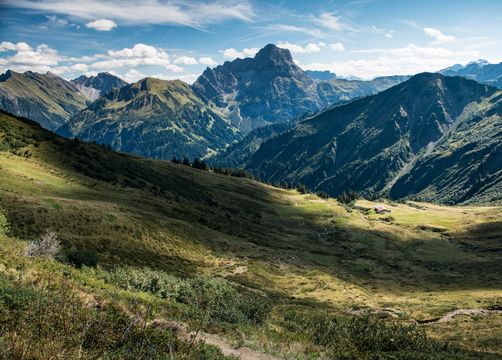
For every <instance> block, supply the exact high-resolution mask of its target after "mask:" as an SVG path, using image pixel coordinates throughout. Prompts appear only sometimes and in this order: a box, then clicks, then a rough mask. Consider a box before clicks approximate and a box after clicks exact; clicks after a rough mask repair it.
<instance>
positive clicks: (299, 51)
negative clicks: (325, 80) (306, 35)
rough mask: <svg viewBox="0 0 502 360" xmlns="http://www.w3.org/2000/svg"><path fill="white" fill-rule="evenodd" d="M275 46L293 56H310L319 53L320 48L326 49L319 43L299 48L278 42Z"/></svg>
mask: <svg viewBox="0 0 502 360" xmlns="http://www.w3.org/2000/svg"><path fill="white" fill-rule="evenodd" d="M277 46H278V47H280V48H284V49H288V50H289V51H291V52H292V53H293V54H310V53H317V52H320V51H321V49H322V48H324V47H326V44H325V43H323V42H321V41H320V42H317V43H308V44H307V45H305V46H301V45H297V44H292V43H290V42H287V41H279V42H278V43H277ZM342 46H343V45H342Z"/></svg>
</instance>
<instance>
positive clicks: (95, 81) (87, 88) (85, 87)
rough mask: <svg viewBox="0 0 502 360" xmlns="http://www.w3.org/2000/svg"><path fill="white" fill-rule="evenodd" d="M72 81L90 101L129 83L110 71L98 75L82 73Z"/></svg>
mask: <svg viewBox="0 0 502 360" xmlns="http://www.w3.org/2000/svg"><path fill="white" fill-rule="evenodd" d="M71 83H73V84H75V86H76V87H77V89H78V90H79V91H80V92H81V93H82V94H83V95H84V96H85V97H86V98H87V99H88V100H90V101H94V100H96V99H97V98H98V97H100V96H101V95H105V94H106V93H108V92H110V91H112V89H120V88H121V87H123V86H126V85H127V83H126V82H125V81H124V80H122V79H121V78H119V77H117V76H115V75H112V74H110V73H108V72H102V73H99V74H97V75H96V76H86V75H82V76H79V77H78V78H76V79H73V80H72V81H71Z"/></svg>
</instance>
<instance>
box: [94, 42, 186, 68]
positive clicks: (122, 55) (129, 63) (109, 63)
mask: <svg viewBox="0 0 502 360" xmlns="http://www.w3.org/2000/svg"><path fill="white" fill-rule="evenodd" d="M140 65H157V66H168V65H171V62H170V60H169V55H168V54H167V53H166V52H165V51H164V50H161V49H158V48H156V47H154V46H150V45H146V44H141V43H140V44H136V45H134V46H133V47H132V48H124V49H121V50H117V51H115V50H109V51H108V52H107V58H106V59H105V60H101V61H97V62H95V63H93V64H92V65H91V66H92V67H93V68H96V69H103V70H112V69H116V68H123V67H137V66H140ZM176 68H177V69H180V68H179V67H176Z"/></svg>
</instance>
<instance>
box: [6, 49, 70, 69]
mask: <svg viewBox="0 0 502 360" xmlns="http://www.w3.org/2000/svg"><path fill="white" fill-rule="evenodd" d="M0 49H2V51H15V52H16V53H15V54H14V55H12V56H8V57H4V58H0V65H2V66H3V67H4V68H5V69H11V70H14V71H20V72H23V71H28V70H31V71H36V72H47V71H52V72H54V73H58V72H60V71H61V70H59V69H57V68H56V66H58V64H59V62H60V61H61V60H62V57H61V56H60V55H59V54H58V52H57V51H56V50H54V49H52V48H50V47H48V46H47V45H45V44H40V45H38V46H37V47H36V48H35V49H33V48H32V47H31V46H29V45H28V44H27V43H24V42H22V43H17V44H14V43H11V42H5V41H4V42H2V43H1V44H0Z"/></svg>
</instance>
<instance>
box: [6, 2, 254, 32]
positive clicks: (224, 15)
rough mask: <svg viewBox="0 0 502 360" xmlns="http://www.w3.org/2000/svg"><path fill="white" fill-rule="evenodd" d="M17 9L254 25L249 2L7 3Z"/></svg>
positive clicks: (91, 17)
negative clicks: (236, 22) (235, 21)
mask: <svg viewBox="0 0 502 360" xmlns="http://www.w3.org/2000/svg"><path fill="white" fill-rule="evenodd" d="M4 3H6V4H10V5H12V6H15V7H21V8H26V9H34V10H40V11H45V12H52V13H59V14H65V15H69V16H72V17H76V18H80V19H85V20H94V19H96V18H107V19H114V20H121V21H124V22H125V23H132V24H142V25H143V24H171V25H184V26H191V27H195V28H203V27H204V26H205V25H207V24H213V23H219V22H222V21H225V20H240V21H250V20H251V19H252V18H253V17H254V12H253V9H252V7H251V5H250V4H249V2H248V1H247V0H234V1H222V0H205V1H192V0H189V1H186V0H171V1H163V0H44V1H38V0H4Z"/></svg>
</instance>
